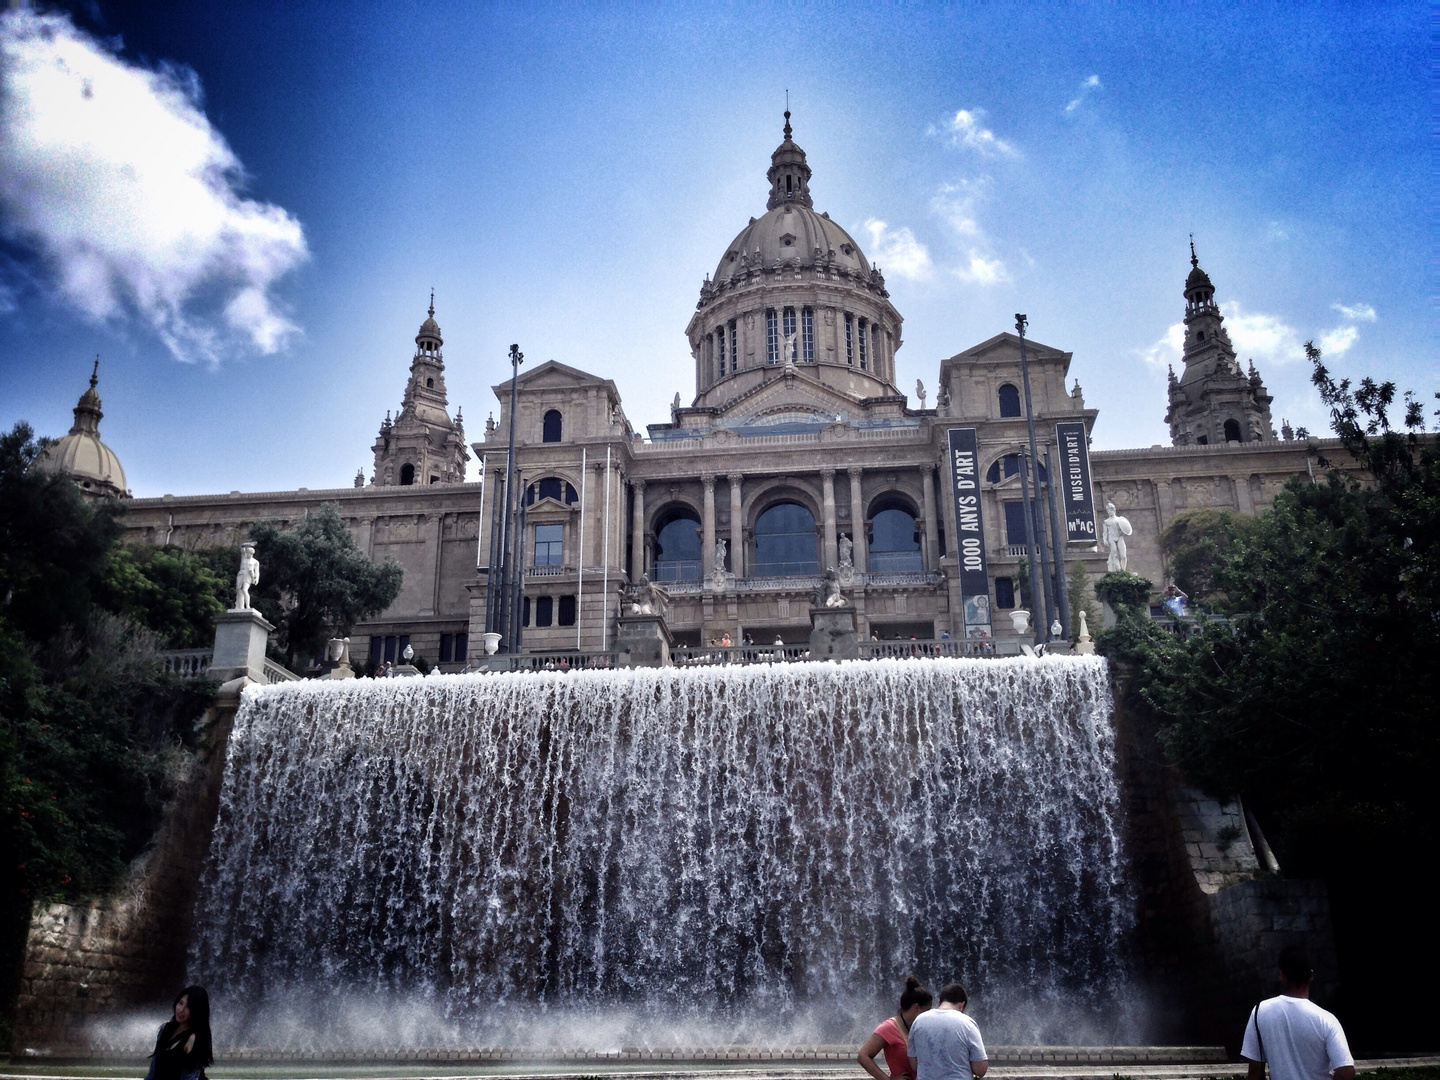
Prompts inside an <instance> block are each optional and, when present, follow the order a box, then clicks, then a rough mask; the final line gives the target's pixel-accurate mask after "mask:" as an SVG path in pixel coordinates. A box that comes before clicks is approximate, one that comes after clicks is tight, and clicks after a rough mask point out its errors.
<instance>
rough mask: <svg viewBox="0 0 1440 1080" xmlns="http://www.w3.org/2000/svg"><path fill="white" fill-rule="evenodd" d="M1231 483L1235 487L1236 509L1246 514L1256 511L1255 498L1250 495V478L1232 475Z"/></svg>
mask: <svg viewBox="0 0 1440 1080" xmlns="http://www.w3.org/2000/svg"><path fill="white" fill-rule="evenodd" d="M1230 484H1231V486H1232V487H1234V489H1235V509H1237V510H1239V511H1240V513H1242V514H1246V515H1250V514H1253V513H1255V500H1254V499H1252V498H1251V497H1250V478H1249V477H1248V476H1232V477H1230Z"/></svg>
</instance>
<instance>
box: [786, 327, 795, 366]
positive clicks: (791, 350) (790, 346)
mask: <svg viewBox="0 0 1440 1080" xmlns="http://www.w3.org/2000/svg"><path fill="white" fill-rule="evenodd" d="M796 336H797V335H796V334H795V333H794V331H791V332H790V333H788V334H786V335H785V363H787V364H789V365H791V366H794V364H795V360H796V356H795V339H796Z"/></svg>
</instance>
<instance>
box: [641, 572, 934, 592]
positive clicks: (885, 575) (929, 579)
mask: <svg viewBox="0 0 1440 1080" xmlns="http://www.w3.org/2000/svg"><path fill="white" fill-rule="evenodd" d="M942 580H944V575H942V574H941V573H939V571H936V570H893V571H876V572H875V573H873V574H864V573H857V574H856V575H855V577H854V580H853V582H852V583H851V584H849V585H842V586H841V588H842V589H853V588H856V587H859V586H863V585H922V586H932V587H933V586H935V585H939V584H940V582H941V581H942ZM824 583H825V579H824V578H823V577H821V576H820V575H818V574H815V575H813V576H812V575H803V576H791V577H754V578H737V579H736V580H735V582H734V583H733V584H731V585H728V586H726V588H724V589H713V587H712V586H711V584H710V581H709V579H708V578H707V579H705V580H702V581H662V582H660V584H661V585H663V586H664V588H665V591H666V592H668V593H669V594H670V595H671V596H687V595H694V594H696V593H703V592H711V591H715V592H814V591H815V590H816V589H818V588H820V586H821V585H823V584H824Z"/></svg>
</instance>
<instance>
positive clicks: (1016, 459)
mask: <svg viewBox="0 0 1440 1080" xmlns="http://www.w3.org/2000/svg"><path fill="white" fill-rule="evenodd" d="M1002 465H1003V466H1004V468H1005V479H1007V480H1008V479H1009V478H1010V477H1012V476H1014V475H1015V474H1016V473H1018V472H1019V471H1020V455H1019V454H1006V455H1005V456H1004V457H1003V458H1001V459H1000V460H999V461H996V462H993V463H992V464H991V466H990V468H989V470H987V471H986V473H985V479H986V480H988V481H990V483H992V484H998V483H999V482H1000V478H1001V477H1000V468H1001V466H1002ZM1035 475H1036V478H1038V479H1040V480H1048V479H1049V476H1047V475H1046V472H1045V463H1044V462H1043V461H1042V462H1040V463H1039V464H1037V465H1036V466H1035Z"/></svg>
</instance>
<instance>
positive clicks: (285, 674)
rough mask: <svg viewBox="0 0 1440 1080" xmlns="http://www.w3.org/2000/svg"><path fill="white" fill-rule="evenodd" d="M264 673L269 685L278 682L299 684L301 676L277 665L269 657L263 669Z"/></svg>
mask: <svg viewBox="0 0 1440 1080" xmlns="http://www.w3.org/2000/svg"><path fill="white" fill-rule="evenodd" d="M262 673H263V674H264V676H265V682H266V684H267V685H271V684H274V683H278V682H298V681H299V680H300V676H299V675H296V674H295V673H294V672H293V671H291V670H290V669H289V668H287V667H284V666H282V665H280V664H277V663H276V662H275V661H274V660H271V659H270V658H269V657H268V656H267V657H266V658H265V666H264V668H263V669H262Z"/></svg>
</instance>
